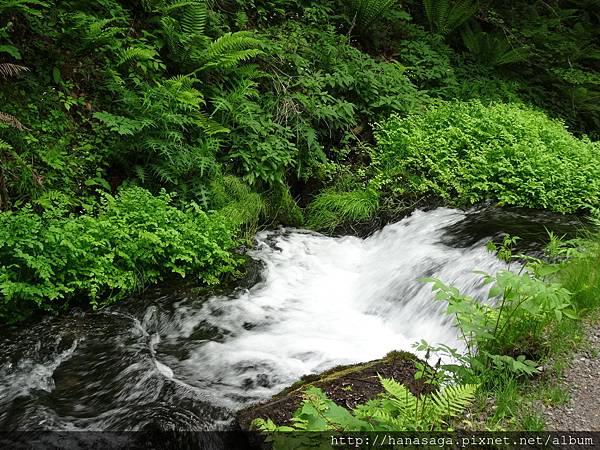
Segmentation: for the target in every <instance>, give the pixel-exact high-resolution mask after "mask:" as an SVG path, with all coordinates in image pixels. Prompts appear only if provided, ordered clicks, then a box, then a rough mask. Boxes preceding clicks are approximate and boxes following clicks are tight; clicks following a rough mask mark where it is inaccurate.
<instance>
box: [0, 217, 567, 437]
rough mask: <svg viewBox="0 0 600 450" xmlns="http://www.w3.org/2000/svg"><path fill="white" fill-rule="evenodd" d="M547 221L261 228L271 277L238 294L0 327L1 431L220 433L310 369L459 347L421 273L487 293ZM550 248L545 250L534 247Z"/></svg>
mask: <svg viewBox="0 0 600 450" xmlns="http://www.w3.org/2000/svg"><path fill="white" fill-rule="evenodd" d="M563 222H564V223H559V222H557V220H556V218H555V217H553V216H547V215H539V214H538V215H533V213H526V214H525V213H522V212H518V211H513V212H506V211H498V210H483V211H478V212H472V213H464V212H460V211H456V210H450V209H436V210H432V211H429V212H422V211H417V212H415V213H414V214H412V215H411V216H410V217H408V218H406V219H404V220H401V221H399V222H397V223H395V224H392V225H388V226H386V227H385V228H384V229H382V230H381V231H379V232H377V233H375V234H374V235H372V236H370V237H369V238H367V239H359V238H356V237H349V236H346V237H339V238H331V237H325V236H322V235H319V234H316V233H310V232H305V231H298V230H278V231H272V232H264V233H260V234H259V235H258V236H257V237H256V241H257V245H256V246H255V248H254V249H253V250H252V251H250V252H249V254H250V256H252V258H254V259H255V260H256V261H259V262H260V279H259V281H257V282H256V283H255V284H254V285H252V286H251V287H249V288H242V287H240V288H238V289H236V290H234V291H233V292H231V293H229V294H228V295H220V296H213V297H209V298H206V297H203V296H200V295H197V294H194V293H193V292H194V291H193V290H190V289H188V290H181V291H178V290H176V289H173V290H168V289H166V288H163V289H155V290H152V291H150V292H149V293H146V294H145V295H144V296H140V298H137V299H132V300H131V301H129V302H126V303H124V304H121V305H118V306H115V307H113V308H109V309H106V310H104V311H100V312H96V313H91V312H82V311H73V312H72V313H70V314H68V315H64V316H61V317H55V318H46V319H44V320H42V321H38V322H37V323H30V324H27V326H20V327H15V328H5V329H4V330H0V430H16V429H21V430H28V429H37V430H40V429H53V430H106V429H108V430H137V429H143V428H144V427H147V426H155V427H159V428H161V429H185V430H214V429H222V428H226V427H227V426H228V425H229V424H230V422H231V417H232V412H234V411H235V410H237V409H239V408H240V407H242V406H244V405H247V404H249V403H251V402H255V401H258V400H262V399H266V398H268V397H269V396H271V395H273V394H274V393H276V392H277V391H278V390H280V389H282V388H283V387H285V386H287V385H289V384H291V383H292V382H294V381H296V380H297V379H298V378H300V377H301V376H302V375H304V374H307V373H314V372H319V371H322V370H325V369H328V368H330V367H332V366H335V365H338V364H344V363H356V362H361V361H367V360H371V359H375V358H379V357H381V356H383V355H385V354H386V353H387V352H389V351H391V350H397V349H405V350H411V348H412V344H413V343H414V342H416V341H419V340H421V339H425V340H427V341H429V342H431V343H438V342H443V343H446V344H450V345H460V344H458V343H457V339H456V332H455V330H454V329H453V327H452V324H451V323H450V321H449V320H448V318H447V317H446V316H444V314H443V304H442V303H440V302H436V301H434V300H433V295H432V293H431V289H430V287H429V286H427V285H424V284H423V283H421V282H419V281H418V280H419V278H421V277H425V276H427V277H437V278H440V279H442V280H443V281H445V282H447V283H452V284H455V285H456V286H457V287H459V288H461V289H462V290H463V291H464V292H467V293H470V294H472V295H476V296H479V295H482V294H483V293H484V292H485V288H484V287H483V286H482V285H481V283H480V277H479V276H478V275H476V274H474V273H473V271H474V270H480V271H486V272H494V271H496V270H499V269H501V268H503V264H502V263H501V262H500V261H498V260H497V259H496V258H495V257H494V256H493V255H491V254H490V253H488V252H487V251H486V250H485V246H484V243H485V240H486V239H487V238H489V237H491V236H494V235H496V234H498V233H499V232H500V231H509V232H511V233H517V234H520V235H522V236H524V237H526V238H527V239H526V240H525V241H526V242H527V246H526V249H527V250H528V251H531V250H534V249H535V248H536V244H535V242H536V240H539V238H540V236H543V234H544V226H547V227H548V228H551V229H552V228H553V229H557V230H558V231H559V232H562V231H569V230H572V229H573V224H572V223H569V222H566V221H563ZM537 246H538V247H539V244H537Z"/></svg>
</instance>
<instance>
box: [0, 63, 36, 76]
mask: <svg viewBox="0 0 600 450" xmlns="http://www.w3.org/2000/svg"><path fill="white" fill-rule="evenodd" d="M23 72H29V67H25V66H21V65H19V64H12V63H0V75H1V76H2V77H4V78H9V77H16V76H17V75H19V74H20V73H23Z"/></svg>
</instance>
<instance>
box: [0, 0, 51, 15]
mask: <svg viewBox="0 0 600 450" xmlns="http://www.w3.org/2000/svg"><path fill="white" fill-rule="evenodd" d="M34 6H38V7H40V8H47V7H48V3H46V2H43V1H40V0H3V1H2V2H1V3H0V13H3V12H4V11H20V12H23V13H25V14H30V15H32V16H41V15H42V11H40V10H39V9H35V8H33V7H34Z"/></svg>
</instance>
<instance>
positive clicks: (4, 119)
mask: <svg viewBox="0 0 600 450" xmlns="http://www.w3.org/2000/svg"><path fill="white" fill-rule="evenodd" d="M0 123H5V124H7V125H9V126H11V127H13V128H16V129H17V130H25V129H26V128H25V126H23V124H22V123H21V122H20V121H19V119H17V118H16V117H15V116H12V115H10V114H6V113H3V112H2V111H0Z"/></svg>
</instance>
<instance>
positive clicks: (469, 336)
mask: <svg viewBox="0 0 600 450" xmlns="http://www.w3.org/2000/svg"><path fill="white" fill-rule="evenodd" d="M535 268H536V270H537V271H538V272H540V273H549V272H553V271H555V270H556V269H555V268H553V267H551V266H547V265H545V264H543V263H541V262H537V263H536V266H535ZM540 273H538V274H536V273H530V272H525V273H521V274H518V273H514V272H511V271H506V270H505V271H500V272H498V273H497V274H495V275H493V276H492V275H484V276H483V282H484V283H485V284H492V287H491V289H490V290H489V294H488V297H489V298H488V300H487V301H485V302H481V301H479V300H478V299H475V298H473V297H470V296H467V295H463V294H461V293H460V292H459V290H458V289H457V288H455V287H452V286H447V285H445V284H444V283H442V282H441V281H439V280H435V279H426V280H425V281H429V282H431V283H432V284H433V290H434V291H435V292H436V293H437V295H436V299H437V300H439V301H444V302H447V304H448V306H447V309H446V313H447V314H449V315H451V316H454V318H455V319H456V326H457V327H458V329H459V331H460V336H461V339H462V341H463V342H464V344H465V348H466V355H465V356H462V355H459V353H458V352H456V351H455V350H453V349H450V348H448V347H446V346H441V347H437V348H435V350H437V351H439V350H442V351H443V352H444V353H446V354H448V355H449V356H451V357H453V358H455V360H458V361H460V362H461V363H462V366H456V365H453V364H452V365H450V366H445V368H449V369H452V370H453V371H454V372H456V373H457V374H458V375H459V377H461V378H462V379H467V380H473V379H476V380H479V379H482V378H486V377H487V378H489V377H490V376H492V377H493V376H495V374H497V373H498V372H500V373H502V372H504V373H505V372H508V373H510V374H516V375H523V374H526V375H531V374H533V373H536V372H537V368H536V367H537V365H538V364H536V360H537V361H539V359H540V358H542V357H543V356H544V355H545V354H546V352H547V350H548V349H547V348H546V346H545V341H544V339H545V334H546V333H547V332H548V329H549V327H551V326H554V325H555V324H556V323H559V322H560V321H561V320H562V319H563V318H564V317H567V318H570V319H576V318H577V311H576V307H575V305H574V304H573V300H572V294H571V292H569V291H568V290H566V289H565V288H564V287H562V286H561V285H560V284H558V283H553V282H550V281H548V280H544V279H543V278H542V277H541V275H540ZM419 349H421V350H426V349H428V345H427V344H426V343H422V344H421V345H420V347H419Z"/></svg>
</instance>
